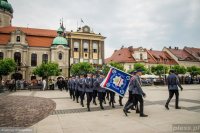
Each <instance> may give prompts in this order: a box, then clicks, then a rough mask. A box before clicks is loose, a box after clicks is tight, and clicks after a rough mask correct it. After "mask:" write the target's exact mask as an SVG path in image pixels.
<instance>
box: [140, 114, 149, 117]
mask: <svg viewBox="0 0 200 133" xmlns="http://www.w3.org/2000/svg"><path fill="white" fill-rule="evenodd" d="M140 117H148V115H145V114H141V115H140Z"/></svg>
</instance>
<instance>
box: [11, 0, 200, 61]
mask: <svg viewBox="0 0 200 133" xmlns="http://www.w3.org/2000/svg"><path fill="white" fill-rule="evenodd" d="M8 1H9V3H11V4H12V7H13V9H14V19H13V25H14V26H23V27H26V26H27V25H28V27H31V28H45V29H46V28H47V29H55V30H56V29H57V28H58V27H59V23H60V22H59V21H60V19H61V18H63V20H64V25H65V26H66V29H67V30H68V31H70V30H76V27H77V21H78V24H79V25H80V24H81V23H80V19H81V18H82V19H83V21H84V24H86V25H89V26H90V27H91V28H92V29H93V30H94V32H96V33H101V34H102V35H104V36H106V37H107V38H106V40H105V56H106V57H109V56H110V55H111V54H112V53H113V51H114V50H115V49H120V48H121V46H122V45H124V46H125V47H128V46H133V47H140V46H142V47H145V48H148V49H150V48H153V49H154V50H162V48H163V47H164V46H167V47H168V46H173V47H175V46H178V47H180V48H183V47H184V46H190V47H200V45H199V44H200V0H33V1H28V0H8ZM82 25H83V24H82Z"/></svg>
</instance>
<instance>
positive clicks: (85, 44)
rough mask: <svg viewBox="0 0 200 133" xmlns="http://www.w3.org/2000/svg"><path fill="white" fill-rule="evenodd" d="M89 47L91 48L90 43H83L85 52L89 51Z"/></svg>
mask: <svg viewBox="0 0 200 133" xmlns="http://www.w3.org/2000/svg"><path fill="white" fill-rule="evenodd" d="M88 49H89V43H88V42H84V43H83V51H84V52H88Z"/></svg>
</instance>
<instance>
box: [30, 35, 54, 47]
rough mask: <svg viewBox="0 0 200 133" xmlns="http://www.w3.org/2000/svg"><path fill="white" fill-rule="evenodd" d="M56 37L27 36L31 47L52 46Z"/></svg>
mask: <svg viewBox="0 0 200 133" xmlns="http://www.w3.org/2000/svg"><path fill="white" fill-rule="evenodd" d="M53 39H54V38H50V37H36V36H27V37H26V40H27V41H28V44H29V46H30V47H41V46H42V47H51V44H52V42H53Z"/></svg>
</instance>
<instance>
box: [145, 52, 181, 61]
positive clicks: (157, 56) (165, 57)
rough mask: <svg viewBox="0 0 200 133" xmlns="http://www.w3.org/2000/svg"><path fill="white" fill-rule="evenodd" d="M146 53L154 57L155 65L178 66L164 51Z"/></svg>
mask: <svg viewBox="0 0 200 133" xmlns="http://www.w3.org/2000/svg"><path fill="white" fill-rule="evenodd" d="M148 52H149V53H150V54H151V55H152V56H153V57H155V59H159V61H158V60H157V63H162V64H168V65H176V64H178V63H177V62H176V61H175V60H174V59H172V57H171V56H170V55H169V54H168V53H167V52H165V51H157V50H148Z"/></svg>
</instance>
